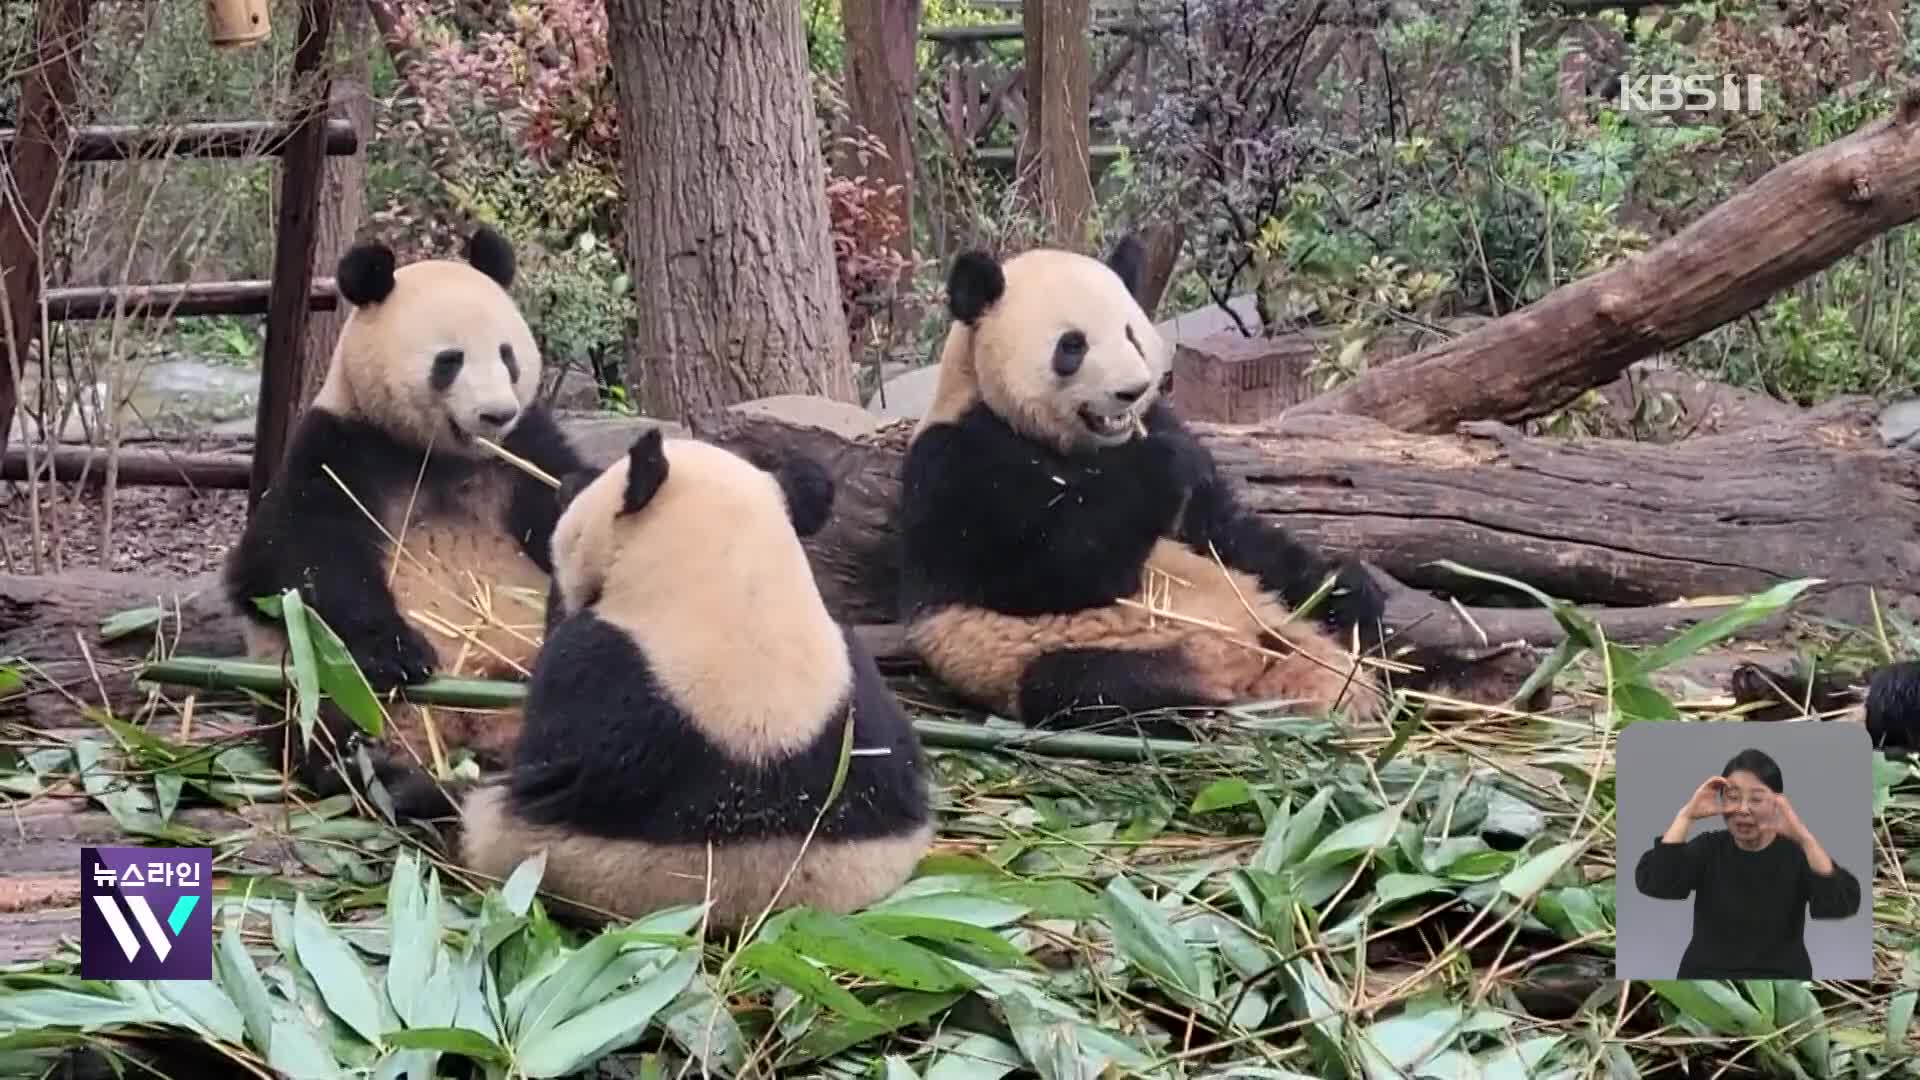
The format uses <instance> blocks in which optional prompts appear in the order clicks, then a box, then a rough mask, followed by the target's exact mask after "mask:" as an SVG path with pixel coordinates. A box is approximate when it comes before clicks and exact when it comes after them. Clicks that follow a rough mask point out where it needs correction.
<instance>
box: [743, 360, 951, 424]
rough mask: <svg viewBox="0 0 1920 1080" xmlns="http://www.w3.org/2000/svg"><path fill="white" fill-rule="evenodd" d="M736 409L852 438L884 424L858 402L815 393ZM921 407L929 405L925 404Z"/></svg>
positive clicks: (784, 396)
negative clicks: (854, 402) (834, 398)
mask: <svg viewBox="0 0 1920 1080" xmlns="http://www.w3.org/2000/svg"><path fill="white" fill-rule="evenodd" d="M925 370H929V371H931V370H934V369H932V368H928V369H925ZM732 408H733V409H734V410H735V411H737V412H743V413H749V414H752V415H754V416H766V417H771V418H772V419H775V420H784V421H786V422H787V423H789V424H801V425H805V426H807V427H817V428H823V429H825V430H827V431H831V432H833V433H834V434H835V435H838V436H840V437H841V438H843V439H847V440H849V441H851V440H853V439H858V438H860V437H861V436H862V435H867V434H870V433H871V432H872V431H873V430H874V429H875V428H877V427H879V426H880V423H881V418H880V417H878V416H875V415H874V414H873V413H871V412H868V411H867V410H866V409H863V408H861V407H860V406H858V405H854V404H850V403H848V402H845V401H835V400H833V399H832V398H825V397H818V396H815V395H812V394H778V395H775V396H773V397H764V398H756V399H754V400H752V401H743V402H741V403H739V404H738V405H734V406H732ZM921 408H922V409H924V408H926V406H925V404H924V403H922V405H921ZM916 415H918V414H916Z"/></svg>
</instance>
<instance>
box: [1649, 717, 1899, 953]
mask: <svg viewBox="0 0 1920 1080" xmlns="http://www.w3.org/2000/svg"><path fill="white" fill-rule="evenodd" d="M1615 774H1616V775H1615V794H1616V796H1617V799H1618V802H1617V803H1616V806H1617V808H1618V809H1617V812H1616V815H1615V824H1616V826H1617V827H1618V836H1619V850H1618V852H1617V861H1616V867H1617V872H1616V875H1615V878H1614V881H1615V897H1614V910H1615V917H1616V920H1617V927H1616V943H1617V948H1616V955H1615V960H1614V974H1615V976H1616V977H1617V978H1621V979H1870V978H1872V977H1873V895H1872V888H1873V751H1872V747H1871V744H1870V743H1869V741H1868V739H1867V732H1866V728H1864V727H1863V726H1861V725H1860V724H1858V723H1846V722H1841V721H1826V722H1803V723H1777V724H1774V723H1682V722H1672V723H1661V722H1650V723H1638V724H1632V725H1629V726H1628V727H1627V728H1626V729H1625V730H1624V731H1622V732H1621V733H1620V742H1619V747H1618V754H1617V756H1616V759H1615Z"/></svg>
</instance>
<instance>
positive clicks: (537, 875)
mask: <svg viewBox="0 0 1920 1080" xmlns="http://www.w3.org/2000/svg"><path fill="white" fill-rule="evenodd" d="M546 872H547V849H546V848H541V849H540V850H539V851H537V852H535V853H534V854H533V856H532V857H531V858H528V859H525V860H523V861H522V862H521V863H520V865H519V866H516V867H514V868H513V873H511V874H508V875H507V881H506V884H504V885H502V886H500V901H501V902H502V903H504V904H505V905H506V906H507V910H508V911H511V912H513V913H514V914H515V915H525V914H526V913H527V911H528V909H529V908H531V907H533V897H534V894H535V893H538V892H539V891H540V879H541V878H542V877H544V876H545V875H546Z"/></svg>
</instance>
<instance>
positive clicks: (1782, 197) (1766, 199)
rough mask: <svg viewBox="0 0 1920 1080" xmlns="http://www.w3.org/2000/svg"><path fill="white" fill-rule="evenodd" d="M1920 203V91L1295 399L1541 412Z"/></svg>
mask: <svg viewBox="0 0 1920 1080" xmlns="http://www.w3.org/2000/svg"><path fill="white" fill-rule="evenodd" d="M1916 216H1920V90H1916V91H1912V92H1910V93H1909V94H1908V96H1907V97H1906V98H1905V99H1904V100H1903V101H1902V103H1901V104H1900V106H1899V109H1898V110H1897V112H1896V114H1895V115H1894V116H1892V117H1889V118H1887V119H1884V120H1880V121H1877V122H1875V123H1873V124H1871V125H1869V126H1867V127H1865V128H1862V129H1861V130H1859V131H1857V132H1855V133H1853V134H1852V135H1849V136H1847V137H1846V138H1844V139H1840V140H1837V141H1835V142H1833V143H1829V144H1828V145H1826V146H1824V147H1821V148H1820V149H1818V150H1813V151H1810V152H1808V153H1806V154H1802V155H1801V156H1799V157H1797V158H1794V159H1793V160H1792V161H1789V162H1787V163H1785V164H1784V165H1781V166H1779V167H1777V168H1775V169H1774V170H1773V171H1771V172H1769V173H1767V174H1766V175H1765V176H1763V177H1761V178H1760V179H1759V180H1758V181H1757V182H1755V183H1754V184H1753V185H1752V186H1750V187H1748V188H1746V189H1745V190H1743V191H1741V192H1740V193H1739V194H1737V195H1735V196H1733V197H1732V198H1730V199H1728V200H1727V201H1726V202H1724V203H1721V204H1720V205H1719V206H1717V207H1715V208H1714V209H1713V210H1712V211H1710V212H1708V213H1707V214H1706V215H1704V216H1703V217H1701V218H1700V219H1699V220H1698V221H1695V222H1694V223H1693V224H1692V225H1690V226H1688V227H1687V228H1686V229H1684V230H1682V231H1681V232H1680V233H1678V234H1677V235H1675V236H1673V237H1672V238H1670V239H1668V240H1666V241H1665V242H1664V243H1661V244H1659V245H1658V246H1656V247H1654V248H1653V249H1652V250H1650V251H1647V252H1643V253H1641V254H1640V255H1637V256H1635V257H1633V258H1631V259H1628V260H1627V261H1626V262H1623V263H1621V264H1619V265H1617V266H1614V267H1611V268H1609V269H1607V270H1604V271H1602V272H1600V273H1597V274H1594V275H1592V276H1591V277H1587V278H1583V279H1582V280H1580V281H1577V282H1574V283H1573V284H1571V285H1566V286H1563V287H1562V288H1559V289H1556V290H1554V291H1553V292H1551V293H1549V294H1547V296H1545V297H1544V298H1542V299H1540V300H1538V301H1536V302H1534V303H1533V304H1532V305H1530V306H1528V307H1526V308H1522V309H1521V310H1520V311H1517V312H1514V313H1513V314H1510V315H1508V316H1507V317H1505V318H1502V319H1496V320H1494V321H1492V322H1489V323H1487V324H1485V325H1484V326H1482V327H1481V328H1480V329H1478V330H1475V331H1473V332H1472V333H1469V334H1465V335H1463V336H1461V337H1459V338H1455V339H1454V340H1452V341H1449V342H1446V343H1445V344H1442V345H1438V346H1435V347H1433V348H1431V349H1426V350H1424V351H1422V352H1419V353H1416V354H1414V355H1412V356H1408V357H1403V358H1401V359H1397V360H1394V361H1391V362H1389V363H1386V364H1383V365H1381V366H1380V367H1378V368H1375V369H1374V370H1372V371H1369V372H1367V373H1366V374H1364V375H1362V376H1360V377H1359V378H1357V379H1355V380H1353V381H1352V382H1350V383H1348V384H1347V385H1346V386H1343V387H1341V388H1339V389H1337V390H1334V391H1332V392H1330V393H1326V394H1322V395H1320V396H1319V397H1317V398H1314V399H1313V400H1311V401H1306V402H1302V403H1301V404H1299V405H1296V406H1294V407H1293V408H1292V409H1290V410H1288V411H1289V412H1290V413H1298V414H1305V413H1350V414H1355V415H1360V416H1370V417H1373V418H1375V419H1377V420H1381V421H1384V422H1385V423H1387V424H1389V425H1391V426H1392V427H1395V428H1398V429H1400V430H1402V431H1416V432H1446V431H1451V430H1453V427H1454V425H1455V424H1458V423H1460V422H1461V421H1465V420H1478V419H1486V418H1497V419H1501V420H1505V421H1508V422H1518V421H1521V420H1526V419H1529V418H1532V417H1535V416H1541V415H1544V414H1546V413H1549V412H1552V411H1553V410H1555V409H1557V408H1559V407H1561V406H1562V405H1565V404H1566V403H1567V402H1569V401H1572V400H1573V399H1574V398H1576V397H1578V396H1579V395H1580V394H1581V393H1583V392H1585V391H1586V390H1588V389H1589V388H1591V387H1594V386H1599V385H1602V384H1604V383H1607V382H1611V381H1612V380H1613V379H1615V378H1616V377H1618V376H1619V374H1620V373H1621V372H1622V371H1624V370H1626V368H1627V367H1628V366H1629V365H1630V364H1632V363H1633V362H1634V361H1635V360H1638V359H1640V358H1642V357H1645V356H1649V355H1651V354H1653V353H1655V352H1658V351H1660V350H1661V349H1667V348H1672V347H1674V346H1676V345H1680V344H1683V343H1685V342H1687V341H1690V340H1692V339H1693V338H1696V337H1698V336H1700V335H1701V334H1704V333H1706V332H1707V331H1709V330H1712V329H1714V328H1715V327H1718V326H1720V325H1722V324H1724V323H1727V322H1730V321H1732V320H1734V319H1736V318H1739V317H1740V316H1742V315H1744V314H1746V313H1747V312H1749V311H1752V310H1754V309H1755V308H1757V307H1759V306H1760V305H1762V304H1764V303H1766V302H1767V299H1768V298H1769V297H1771V296H1772V295H1773V294H1774V293H1776V292H1778V291H1779V290H1780V289H1783V288H1785V287H1786V286H1788V285H1791V284H1793V283H1794V282H1796V281H1799V280H1801V279H1802V278H1806V277H1808V276H1811V275H1812V274H1815V273H1818V272H1819V271H1821V270H1824V269H1826V268H1827V267H1829V266H1831V265H1833V264H1834V263H1835V262H1838V261H1839V260H1840V259H1841V258H1843V257H1844V256H1846V255H1847V254H1849V253H1851V252H1852V251H1853V250H1854V249H1855V248H1857V247H1859V246H1860V245H1861V244H1863V243H1865V242H1866V241H1868V240H1871V239H1873V238H1874V237H1875V236H1878V235H1879V234H1880V233H1883V232H1886V231H1887V230H1888V229H1892V228H1894V227H1896V226H1899V225H1903V224H1905V223H1907V222H1909V221H1912V220H1913V219H1914V218H1915V217H1916Z"/></svg>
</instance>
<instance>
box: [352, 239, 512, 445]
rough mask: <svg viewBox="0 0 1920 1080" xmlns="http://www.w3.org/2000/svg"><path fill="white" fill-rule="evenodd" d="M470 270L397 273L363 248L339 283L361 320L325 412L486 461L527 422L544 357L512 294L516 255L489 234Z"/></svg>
mask: <svg viewBox="0 0 1920 1080" xmlns="http://www.w3.org/2000/svg"><path fill="white" fill-rule="evenodd" d="M465 254H466V261H464V262H461V261H458V260H453V259H425V260H422V261H420V262H416V263H410V264H408V265H407V266H403V267H399V268H398V269H396V268H395V267H394V256H393V251H392V249H390V248H388V247H387V246H386V245H384V244H378V243H369V244H360V245H357V246H355V247H354V248H353V249H352V250H350V251H348V252H347V253H346V254H345V255H343V256H341V258H340V263H339V266H338V268H337V269H336V271H335V273H334V283H335V287H336V288H337V289H338V290H339V293H340V298H341V299H342V300H344V301H346V302H347V303H348V304H350V305H352V312H351V314H349V315H348V316H347V321H346V324H345V325H344V326H342V327H341V328H340V340H339V343H338V344H337V345H335V346H334V351H333V360H332V363H331V366H330V367H329V369H328V371H327V380H326V383H325V385H323V386H322V388H321V391H320V394H319V395H318V396H317V397H316V398H315V404H318V405H322V406H324V407H326V408H327V409H328V410H329V411H331V412H336V413H340V414H342V415H348V416H357V417H361V418H363V419H366V420H369V421H371V422H373V423H375V424H378V425H379V426H380V427H382V428H383V429H385V430H386V431H387V432H388V433H389V434H391V435H393V436H394V437H396V438H398V439H401V440H402V441H404V442H407V443H410V444H413V445H416V446H420V447H428V446H431V447H432V448H433V449H434V450H435V451H436V452H443V453H453V454H461V455H469V456H479V455H482V454H484V453H485V451H483V450H482V449H481V448H480V447H478V446H477V445H475V443H474V442H473V439H474V437H475V436H479V437H482V438H485V439H489V440H492V441H494V442H498V441H500V440H502V439H504V438H506V437H507V436H508V435H509V434H510V433H511V432H512V431H513V429H514V426H515V425H517V424H518V423H519V422H520V416H521V414H522V412H524V410H525V409H526V408H527V407H528V406H529V405H531V404H532V403H533V401H534V397H535V395H536V394H537V393H538V390H539V386H540V348H539V346H538V345H536V344H535V343H534V340H533V332H532V330H530V329H529V328H528V326H527V321H526V319H525V318H523V317H522V316H521V314H520V309H519V307H518V306H517V305H516V304H515V303H514V301H513V297H512V296H511V295H510V294H508V292H507V289H508V287H509V286H511V285H512V284H513V273H514V255H513V248H512V246H511V245H509V244H508V243H507V241H506V239H505V238H504V237H502V236H500V234H498V233H496V232H494V231H493V230H492V229H489V228H486V227H485V226H482V227H481V228H480V229H479V230H478V231H476V232H475V233H474V234H473V236H472V237H471V238H470V239H469V240H468V241H467V249H466V253H465Z"/></svg>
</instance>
